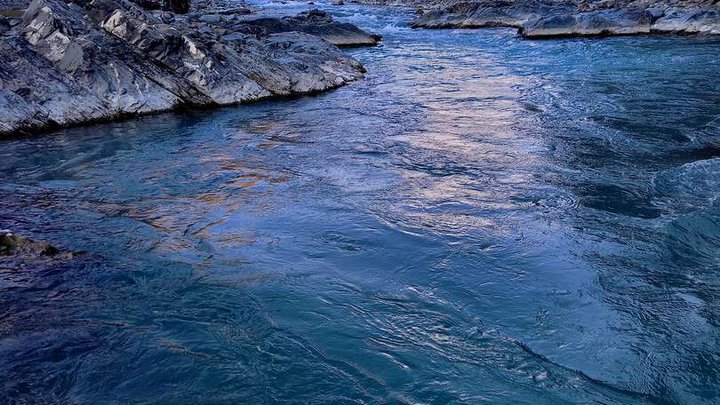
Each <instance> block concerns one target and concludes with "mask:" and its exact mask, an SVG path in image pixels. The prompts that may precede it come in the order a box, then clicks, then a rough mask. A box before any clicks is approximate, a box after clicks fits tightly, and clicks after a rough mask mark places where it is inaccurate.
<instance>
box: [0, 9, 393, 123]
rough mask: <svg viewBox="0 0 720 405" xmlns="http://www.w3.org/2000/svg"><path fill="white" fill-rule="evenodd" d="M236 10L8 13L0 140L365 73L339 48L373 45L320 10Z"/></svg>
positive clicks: (1, 46)
mask: <svg viewBox="0 0 720 405" xmlns="http://www.w3.org/2000/svg"><path fill="white" fill-rule="evenodd" d="M237 4H238V3H223V2H217V1H213V2H212V3H209V2H206V1H199V2H196V3H194V4H192V7H191V5H190V3H188V2H187V0H175V1H166V2H162V3H158V2H156V1H155V0H134V1H130V0H72V1H70V2H65V1H59V0H34V1H33V2H32V3H31V4H30V5H29V7H28V8H27V10H26V11H25V12H24V13H23V14H22V16H21V17H17V16H14V15H12V14H10V13H7V12H6V13H5V14H6V15H4V16H0V52H2V54H3V55H4V58H2V59H1V60H0V136H8V135H13V134H18V133H27V132H37V131H42V130H47V129H54V128H59V127H66V126H72V125H78V124H84V123H89V122H96V121H110V120H114V119H118V118H123V117H128V116H135V115H140V114H149V113H155V112H162V111H168V110H173V109H178V108H183V107H208V106H221V105H229V104H238V103H245V102H251V101H256V100H260V99H266V98H270V97H280V96H290V95H297V94H309V93H314V92H319V91H323V90H328V89H332V88H336V87H338V86H342V85H344V84H346V83H348V82H351V81H353V80H357V79H359V78H361V77H363V74H364V68H363V66H362V65H361V64H360V62H358V61H357V60H355V59H353V58H351V57H349V56H347V55H345V54H344V53H343V52H342V51H341V50H340V49H339V48H338V47H337V46H338V45H339V46H359V45H363V46H364V45H374V44H377V43H378V41H379V39H380V38H379V37H378V36H377V35H374V34H371V33H368V32H365V31H363V30H361V29H359V28H357V27H355V26H353V25H351V24H346V23H340V22H337V21H334V20H333V19H332V17H330V16H329V15H327V14H325V13H323V12H321V11H310V12H306V13H302V14H300V15H298V16H294V17H268V16H264V15H262V13H258V12H257V10H250V9H249V8H246V7H241V6H238V5H237ZM162 8H165V9H164V10H163V9H162ZM173 11H179V12H173ZM186 11H187V13H185V12H186Z"/></svg>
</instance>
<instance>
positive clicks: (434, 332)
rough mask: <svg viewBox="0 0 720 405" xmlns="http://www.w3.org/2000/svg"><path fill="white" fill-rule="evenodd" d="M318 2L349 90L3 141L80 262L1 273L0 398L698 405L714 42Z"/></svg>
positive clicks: (8, 212) (9, 223)
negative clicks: (527, 32)
mask: <svg viewBox="0 0 720 405" xmlns="http://www.w3.org/2000/svg"><path fill="white" fill-rule="evenodd" d="M270 6H271V7H276V8H286V9H293V10H295V9H297V11H300V10H302V9H304V8H307V7H310V6H307V5H286V4H285V5H284V4H279V3H274V4H270ZM315 7H321V8H326V9H329V10H331V11H332V12H333V13H335V14H336V15H337V17H338V18H341V19H344V20H346V21H350V22H353V23H355V24H358V25H359V26H361V27H364V28H367V29H370V30H374V31H376V32H379V33H380V34H382V35H383V37H384V40H383V43H382V44H381V45H380V46H378V47H373V48H357V49H350V50H348V52H349V53H350V54H352V55H353V56H354V57H356V58H358V59H359V60H360V61H362V62H363V64H364V65H365V66H366V68H367V70H368V74H367V77H366V78H365V79H364V80H362V81H358V82H355V83H352V84H350V85H349V86H346V87H343V88H340V89H338V90H335V91H332V92H329V93H325V94H321V95H317V96H312V97H302V98H296V99H291V100H281V101H268V102H262V103H259V104H253V105H244V106H239V107H233V108H225V109H220V110H214V111H202V112H201V111H197V112H185V113H177V114H163V115H158V116H152V117H145V118H140V119H135V120H129V121H123V122H119V123H112V124H103V125H94V126H88V127H82V128H73V129H67V130H61V131H57V132H54V133H51V134H46V135H40V136H33V137H26V138H20V139H13V140H4V141H0V173H2V181H1V182H0V202H1V203H0V228H9V229H12V230H14V231H16V232H17V233H21V234H23V235H27V236H31V237H35V238H38V239H43V240H48V241H50V242H51V243H53V244H55V245H57V246H59V247H61V248H62V249H64V250H69V251H76V252H84V253H83V254H81V255H79V256H78V257H77V258H75V259H73V260H68V261H62V262H60V263H59V264H56V265H53V266H50V267H49V268H48V267H38V268H33V267H30V268H23V269H17V268H12V267H8V266H4V265H3V261H0V377H2V378H1V379H0V402H5V400H7V401H8V402H10V403H144V402H148V403H168V404H170V403H172V404H180V403H188V404H194V403H275V402H282V403H408V404H449V403H513V404H523V403H525V404H544V403H548V404H558V403H605V404H612V403H623V404H624V403H686V404H690V403H713V402H715V403H718V401H720V199H719V198H718V196H720V39H717V38H712V37H672V36H666V37H637V38H608V39H600V40H598V39H564V40H547V41H527V40H521V39H519V38H518V37H517V36H516V34H515V32H514V31H513V30H510V29H490V30H442V31H433V30H412V29H410V28H408V21H409V20H410V19H411V18H412V15H411V13H410V12H409V11H407V10H403V9H396V8H377V7H372V6H360V5H346V6H342V7H332V6H329V5H327V4H325V3H322V2H318V5H316V6H315ZM1 398H5V400H2V399H1Z"/></svg>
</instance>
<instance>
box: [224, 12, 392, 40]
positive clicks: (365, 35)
mask: <svg viewBox="0 0 720 405" xmlns="http://www.w3.org/2000/svg"><path fill="white" fill-rule="evenodd" d="M243 25H245V26H246V27H243ZM232 29H233V30H234V31H243V32H248V33H258V32H260V33H280V32H292V31H298V32H304V33H307V34H311V35H315V36H317V37H319V38H322V39H324V40H326V41H328V42H330V43H332V44H335V45H337V46H368V45H376V44H377V43H378V42H379V41H380V39H381V37H380V36H379V35H376V34H372V33H369V32H367V31H365V30H362V29H360V28H358V27H356V26H354V25H352V24H347V23H342V22H338V21H334V20H333V18H332V16H330V15H329V14H327V13H325V12H324V11H320V10H311V11H306V12H304V13H300V14H298V15H297V16H295V17H285V18H243V19H241V20H240V22H239V24H238V25H235V26H234V27H232Z"/></svg>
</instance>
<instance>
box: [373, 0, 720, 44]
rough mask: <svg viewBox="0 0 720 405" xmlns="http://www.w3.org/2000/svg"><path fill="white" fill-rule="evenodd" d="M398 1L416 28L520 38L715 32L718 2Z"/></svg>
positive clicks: (719, 13)
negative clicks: (409, 10)
mask: <svg viewBox="0 0 720 405" xmlns="http://www.w3.org/2000/svg"><path fill="white" fill-rule="evenodd" d="M360 1H367V2H372V3H376V2H378V1H379V2H384V1H385V0H360ZM398 1H400V2H402V3H404V4H406V5H411V6H414V7H417V8H418V14H419V15H418V17H417V18H416V19H415V21H414V22H413V26H414V27H416V28H482V27H515V28H518V29H519V32H520V35H522V36H523V37H525V38H550V37H563V36H605V35H642V34H652V33H663V34H665V33H673V34H720V2H718V1H717V0H602V1H581V0H470V1H464V0H398Z"/></svg>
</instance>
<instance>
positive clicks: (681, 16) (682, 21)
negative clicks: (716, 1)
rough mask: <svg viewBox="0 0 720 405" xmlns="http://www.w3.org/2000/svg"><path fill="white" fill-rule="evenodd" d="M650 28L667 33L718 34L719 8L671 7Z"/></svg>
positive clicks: (719, 24) (719, 28)
mask: <svg viewBox="0 0 720 405" xmlns="http://www.w3.org/2000/svg"><path fill="white" fill-rule="evenodd" d="M651 30H652V31H653V32H657V33H668V34H720V10H718V9H707V8H705V9H701V8H692V9H685V8H671V9H668V10H665V12H664V13H663V15H662V17H660V18H658V19H657V20H656V21H655V22H654V23H653V25H652V27H651Z"/></svg>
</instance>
